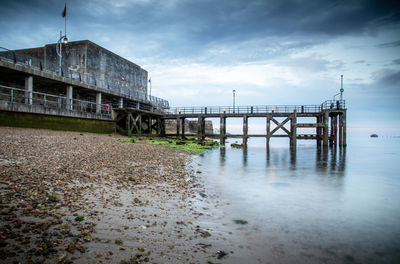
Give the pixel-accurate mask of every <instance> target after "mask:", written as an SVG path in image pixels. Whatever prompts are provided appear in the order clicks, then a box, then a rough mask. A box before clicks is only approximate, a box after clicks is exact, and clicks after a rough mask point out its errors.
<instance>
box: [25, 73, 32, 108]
mask: <svg viewBox="0 0 400 264" xmlns="http://www.w3.org/2000/svg"><path fill="white" fill-rule="evenodd" d="M25 90H26V92H25V104H30V105H31V104H32V103H33V94H32V92H33V76H28V77H25Z"/></svg>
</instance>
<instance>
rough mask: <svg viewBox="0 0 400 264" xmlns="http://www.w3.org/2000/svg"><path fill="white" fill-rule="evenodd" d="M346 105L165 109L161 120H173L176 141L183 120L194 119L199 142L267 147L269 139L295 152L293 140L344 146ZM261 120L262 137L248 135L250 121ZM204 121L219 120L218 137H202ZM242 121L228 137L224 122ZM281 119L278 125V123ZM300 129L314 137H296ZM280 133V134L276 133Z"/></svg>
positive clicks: (330, 102)
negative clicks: (254, 142)
mask: <svg viewBox="0 0 400 264" xmlns="http://www.w3.org/2000/svg"><path fill="white" fill-rule="evenodd" d="M346 111H347V110H346V105H345V101H344V100H327V101H325V102H323V103H322V104H320V105H265V106H238V107H230V106H226V107H223V106H217V107H175V108H171V109H169V111H168V113H167V114H166V115H164V117H163V118H164V119H175V120H176V134H174V136H176V137H177V138H185V127H184V125H183V124H184V122H185V119H187V118H197V120H198V133H197V138H198V140H199V141H203V140H204V139H205V138H206V137H210V138H219V140H220V144H225V140H226V139H227V138H242V139H243V146H246V145H247V140H248V138H250V137H262V138H266V142H267V147H269V144H270V141H271V138H277V137H280V138H281V137H284V138H289V139H290V147H292V148H295V147H296V144H297V140H315V141H316V144H317V145H318V146H321V144H322V145H323V146H338V147H345V146H346ZM255 117H257V118H265V119H266V127H265V133H264V134H249V133H248V131H249V119H250V118H255ZM302 117H307V118H312V119H313V120H314V121H313V122H307V123H304V122H299V120H298V119H299V118H302ZM207 118H219V120H220V134H219V135H214V134H212V135H209V134H206V133H205V129H204V127H205V126H204V123H205V120H206V119H207ZM228 118H242V119H243V132H242V133H241V134H228V133H227V132H226V120H227V119H228ZM278 118H279V119H283V120H282V121H280V120H279V119H278ZM301 128H311V129H315V130H314V132H315V133H307V134H304V133H299V132H300V131H299V130H300V129H301ZM279 132H280V133H279Z"/></svg>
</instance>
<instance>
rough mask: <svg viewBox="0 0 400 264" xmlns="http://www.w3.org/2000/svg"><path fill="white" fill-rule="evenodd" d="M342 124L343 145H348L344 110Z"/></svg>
mask: <svg viewBox="0 0 400 264" xmlns="http://www.w3.org/2000/svg"><path fill="white" fill-rule="evenodd" d="M342 126H343V147H346V146H347V142H346V111H344V112H343V121H342Z"/></svg>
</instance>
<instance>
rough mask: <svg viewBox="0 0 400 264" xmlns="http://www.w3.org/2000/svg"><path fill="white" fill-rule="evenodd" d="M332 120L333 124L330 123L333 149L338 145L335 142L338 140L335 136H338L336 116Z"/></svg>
mask: <svg viewBox="0 0 400 264" xmlns="http://www.w3.org/2000/svg"><path fill="white" fill-rule="evenodd" d="M332 120H333V122H332V124H333V135H332V136H333V144H334V145H335V147H337V145H338V142H337V140H338V136H337V134H338V122H337V121H338V115H335V116H334V117H332Z"/></svg>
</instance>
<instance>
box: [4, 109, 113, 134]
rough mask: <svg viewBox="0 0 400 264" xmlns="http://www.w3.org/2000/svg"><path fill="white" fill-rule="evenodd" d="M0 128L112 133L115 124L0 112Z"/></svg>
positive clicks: (111, 122)
mask: <svg viewBox="0 0 400 264" xmlns="http://www.w3.org/2000/svg"><path fill="white" fill-rule="evenodd" d="M0 126H11V127H28V128H45V129H53V130H66V131H80V132H91V133H104V134H109V133H114V132H115V122H114V121H103V120H94V119H80V118H72V117H62V116H48V115H39V114H31V113H19V112H9V111H0Z"/></svg>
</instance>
